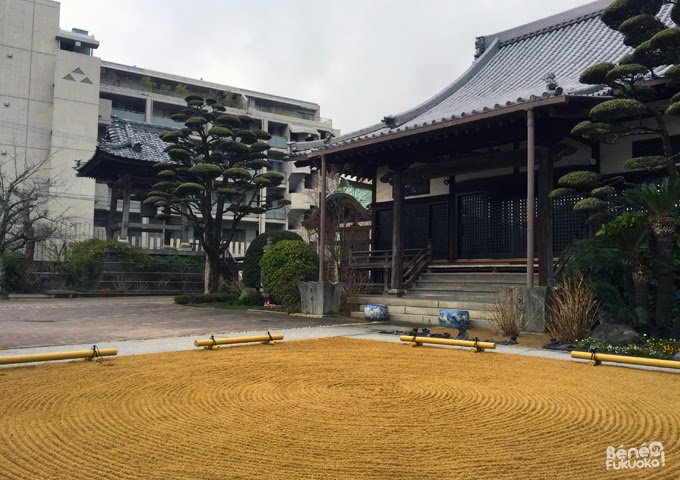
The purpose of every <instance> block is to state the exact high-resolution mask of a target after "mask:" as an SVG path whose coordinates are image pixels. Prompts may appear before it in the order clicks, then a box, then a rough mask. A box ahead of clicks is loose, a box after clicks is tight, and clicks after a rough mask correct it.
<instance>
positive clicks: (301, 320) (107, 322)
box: [0, 297, 356, 349]
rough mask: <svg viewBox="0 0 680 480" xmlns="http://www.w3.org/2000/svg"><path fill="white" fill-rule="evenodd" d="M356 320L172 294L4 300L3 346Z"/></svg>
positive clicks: (0, 325) (0, 308)
mask: <svg viewBox="0 0 680 480" xmlns="http://www.w3.org/2000/svg"><path fill="white" fill-rule="evenodd" d="M348 322H356V320H352V319H349V318H346V317H331V318H324V319H313V318H307V317H295V316H287V315H280V314H275V313H267V312H262V313H260V312H249V311H236V310H214V309H209V308H191V307H184V306H181V305H175V304H174V303H173V301H172V297H125V298H77V299H48V300H10V301H4V302H0V349H10V348H11V349H14V348H26V347H41V346H51V345H75V344H87V343H89V344H92V343H95V342H98V343H101V342H110V341H121V340H141V339H153V338H159V337H182V336H186V335H205V334H208V335H210V334H215V333H228V332H242V331H246V330H247V331H261V332H262V333H264V332H266V331H267V330H269V329H274V328H275V329H289V328H300V327H310V326H321V325H337V324H343V323H348Z"/></svg>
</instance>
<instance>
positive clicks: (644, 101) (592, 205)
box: [552, 0, 680, 218]
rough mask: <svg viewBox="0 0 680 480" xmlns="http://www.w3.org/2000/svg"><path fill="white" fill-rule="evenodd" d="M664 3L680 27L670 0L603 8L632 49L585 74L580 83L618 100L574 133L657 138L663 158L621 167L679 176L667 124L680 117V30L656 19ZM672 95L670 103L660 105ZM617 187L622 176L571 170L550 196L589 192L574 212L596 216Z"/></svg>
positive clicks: (620, 1) (606, 138)
mask: <svg viewBox="0 0 680 480" xmlns="http://www.w3.org/2000/svg"><path fill="white" fill-rule="evenodd" d="M666 4H674V5H673V6H672V8H671V15H670V18H671V20H672V21H673V22H674V23H675V24H680V6H678V4H677V3H676V2H675V1H672V0H616V1H614V2H613V3H611V4H610V5H609V6H608V7H607V8H605V9H604V11H603V12H602V16H601V20H602V22H604V23H605V24H606V25H607V26H608V27H609V28H611V29H613V30H616V31H618V32H620V33H621V34H622V35H623V37H622V41H623V43H624V44H625V45H627V46H629V47H632V48H633V50H632V51H631V52H630V53H629V54H627V55H624V56H623V58H621V59H620V60H619V62H618V64H614V63H610V62H603V63H598V64H595V65H592V66H590V67H588V68H587V69H586V70H584V71H583V73H582V74H581V77H580V81H581V83H583V84H586V85H606V86H607V87H609V88H610V89H611V94H612V96H613V97H614V98H612V99H611V100H607V101H605V102H602V103H600V104H599V105H596V106H595V107H593V108H592V110H591V111H590V120H585V121H583V122H581V123H579V124H578V125H576V126H575V127H574V129H573V130H572V134H574V135H577V136H580V137H583V138H585V139H587V140H593V141H602V142H606V143H614V142H616V141H617V140H618V139H619V138H622V137H628V136H631V135H650V134H651V135H657V136H658V137H659V138H660V140H661V144H662V147H663V148H662V152H660V154H659V155H650V156H643V157H637V158H623V159H621V161H622V163H623V166H625V167H626V168H630V169H640V168H644V169H652V170H658V171H659V172H660V173H661V174H666V175H669V176H671V177H677V176H678V174H679V172H678V167H677V165H676V163H677V158H676V155H677V153H676V152H674V151H673V146H672V144H671V136H670V133H669V129H668V120H669V117H671V116H674V115H680V65H678V64H680V29H679V28H676V27H675V26H668V25H666V24H665V23H663V22H662V21H661V20H659V19H658V18H657V14H658V13H659V12H660V10H661V9H662V8H663V7H664V5H666ZM660 67H664V68H660ZM665 67H668V68H665ZM659 71H660V72H662V73H663V75H662V76H661V78H659V75H658V74H657V72H659ZM658 80H662V81H658ZM676 92H677V93H676ZM668 97H671V100H670V104H668V103H667V102H656V100H660V99H663V98H668ZM617 183H622V178H621V177H617V178H613V179H607V180H605V179H603V178H602V177H601V176H600V175H599V174H597V173H595V172H587V171H579V172H571V173H569V174H567V175H564V176H563V177H561V178H560V179H559V181H558V184H559V186H560V188H557V189H555V190H554V191H553V192H552V197H553V198H557V197H560V196H563V195H567V194H570V193H574V192H575V191H578V192H581V193H585V194H586V195H587V196H586V198H584V199H583V200H581V201H579V202H578V203H576V205H575V206H574V209H575V210H577V211H585V212H591V213H595V214H597V213H598V212H601V211H602V210H603V209H604V208H605V200H606V199H607V198H608V197H609V196H610V195H612V194H613V193H615V192H616V191H617V189H616V184H617ZM595 218H598V216H595Z"/></svg>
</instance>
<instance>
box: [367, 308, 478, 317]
mask: <svg viewBox="0 0 680 480" xmlns="http://www.w3.org/2000/svg"><path fill="white" fill-rule="evenodd" d="M483 307H485V306H483ZM449 308H450V309H455V310H466V311H467V312H469V314H470V318H486V316H487V312H488V310H487V309H486V308H472V307H471V306H470V305H468V306H467V307H466V308H463V307H449ZM360 309H361V310H360V311H363V309H364V305H361V306H360ZM439 310H440V308H439V307H412V306H400V305H388V306H387V311H388V313H389V314H390V315H392V314H407V315H427V316H431V317H439Z"/></svg>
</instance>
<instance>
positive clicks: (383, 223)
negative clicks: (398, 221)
mask: <svg viewBox="0 0 680 480" xmlns="http://www.w3.org/2000/svg"><path fill="white" fill-rule="evenodd" d="M448 216H449V205H448V202H436V203H422V202H421V203H417V204H411V205H409V204H407V205H405V206H404V225H405V226H406V227H407V228H405V232H404V235H405V236H404V248H406V249H423V248H425V247H426V246H427V242H428V240H432V258H433V259H434V260H446V259H448V257H449V228H448V225H449V217H448ZM375 232H376V242H375V248H376V250H391V249H392V208H384V209H379V210H376V212H375Z"/></svg>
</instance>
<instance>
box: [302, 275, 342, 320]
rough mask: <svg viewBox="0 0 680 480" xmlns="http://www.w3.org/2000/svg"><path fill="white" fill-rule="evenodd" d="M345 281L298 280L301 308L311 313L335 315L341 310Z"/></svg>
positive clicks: (303, 311) (304, 311)
mask: <svg viewBox="0 0 680 480" xmlns="http://www.w3.org/2000/svg"><path fill="white" fill-rule="evenodd" d="M344 285H345V284H344V283H343V282H338V283H331V282H298V290H299V291H300V310H301V311H302V313H306V314H311V315H333V314H337V313H338V312H339V311H340V296H341V295H342V289H343V287H344Z"/></svg>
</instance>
